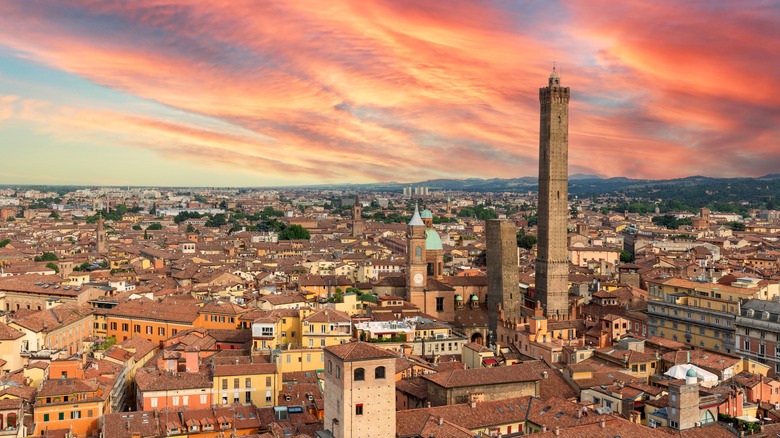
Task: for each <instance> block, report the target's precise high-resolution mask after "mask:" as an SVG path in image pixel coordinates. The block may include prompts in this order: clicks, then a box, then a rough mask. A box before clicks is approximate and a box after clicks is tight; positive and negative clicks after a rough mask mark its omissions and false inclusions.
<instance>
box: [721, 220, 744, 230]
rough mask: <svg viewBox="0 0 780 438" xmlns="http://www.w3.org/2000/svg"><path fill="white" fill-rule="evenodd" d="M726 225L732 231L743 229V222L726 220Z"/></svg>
mask: <svg viewBox="0 0 780 438" xmlns="http://www.w3.org/2000/svg"><path fill="white" fill-rule="evenodd" d="M726 226H727V227H729V228H731V229H732V230H734V231H745V223H744V222H726Z"/></svg>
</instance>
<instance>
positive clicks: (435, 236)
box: [425, 229, 442, 251]
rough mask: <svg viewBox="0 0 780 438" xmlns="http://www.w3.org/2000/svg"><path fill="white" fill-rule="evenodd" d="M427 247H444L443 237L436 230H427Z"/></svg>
mask: <svg viewBox="0 0 780 438" xmlns="http://www.w3.org/2000/svg"><path fill="white" fill-rule="evenodd" d="M425 249H426V250H428V251H432V250H440V249H442V246H441V237H439V233H437V232H436V230H430V229H428V230H425Z"/></svg>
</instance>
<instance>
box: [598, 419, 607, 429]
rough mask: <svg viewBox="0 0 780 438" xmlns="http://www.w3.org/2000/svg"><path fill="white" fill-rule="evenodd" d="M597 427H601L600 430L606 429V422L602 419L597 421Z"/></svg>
mask: <svg viewBox="0 0 780 438" xmlns="http://www.w3.org/2000/svg"><path fill="white" fill-rule="evenodd" d="M599 426H601V428H602V429H606V428H607V420H605V419H604V418H602V419H601V421H599Z"/></svg>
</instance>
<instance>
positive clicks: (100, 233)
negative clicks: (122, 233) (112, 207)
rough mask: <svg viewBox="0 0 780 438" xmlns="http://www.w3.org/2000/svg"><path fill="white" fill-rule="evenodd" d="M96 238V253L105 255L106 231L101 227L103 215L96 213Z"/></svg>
mask: <svg viewBox="0 0 780 438" xmlns="http://www.w3.org/2000/svg"><path fill="white" fill-rule="evenodd" d="M95 235H96V237H97V252H98V253H100V254H105V252H106V229H105V228H104V227H103V215H102V214H100V213H98V220H97V229H96V230H95Z"/></svg>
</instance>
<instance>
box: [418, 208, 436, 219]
mask: <svg viewBox="0 0 780 438" xmlns="http://www.w3.org/2000/svg"><path fill="white" fill-rule="evenodd" d="M420 217H421V218H423V219H433V213H431V211H430V210H428V209H427V208H426V209H425V210H423V211H422V212H421V213H420Z"/></svg>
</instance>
